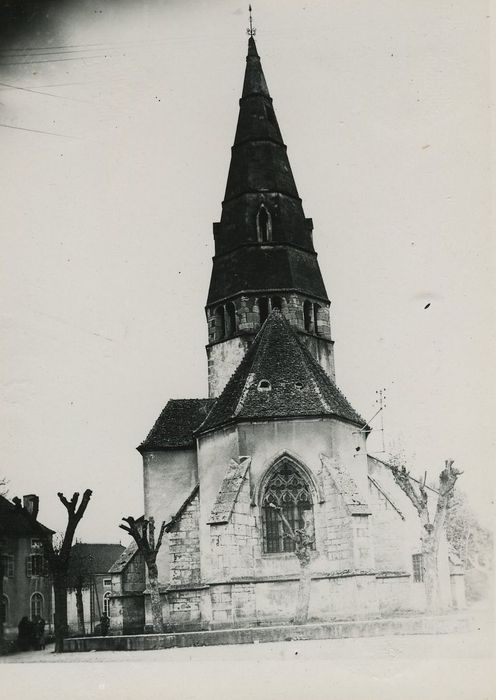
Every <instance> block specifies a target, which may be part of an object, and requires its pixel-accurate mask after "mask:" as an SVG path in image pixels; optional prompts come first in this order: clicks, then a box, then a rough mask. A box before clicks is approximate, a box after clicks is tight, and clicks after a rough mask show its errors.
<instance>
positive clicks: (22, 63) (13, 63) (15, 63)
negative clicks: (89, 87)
mask: <svg viewBox="0 0 496 700" xmlns="http://www.w3.org/2000/svg"><path fill="white" fill-rule="evenodd" d="M93 58H112V56H111V55H110V54H109V55H104V56H74V57H73V58H53V59H48V60H46V61H45V60H43V61H10V62H9V63H0V67H2V66H28V65H30V64H31V63H60V61H85V60H91V59H93Z"/></svg>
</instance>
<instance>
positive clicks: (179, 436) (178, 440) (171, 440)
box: [138, 399, 215, 452]
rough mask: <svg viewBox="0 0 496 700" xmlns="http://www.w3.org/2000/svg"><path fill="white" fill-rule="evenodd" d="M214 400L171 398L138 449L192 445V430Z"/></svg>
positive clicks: (193, 440) (202, 419)
mask: <svg viewBox="0 0 496 700" xmlns="http://www.w3.org/2000/svg"><path fill="white" fill-rule="evenodd" d="M214 401H215V399H171V400H170V401H168V402H167V404H166V406H165V408H164V409H163V411H162V413H161V414H160V416H159V417H158V418H157V420H156V422H155V425H154V426H153V428H152V429H151V430H150V432H149V433H148V435H147V437H146V439H145V440H144V441H143V442H142V443H141V445H140V446H139V447H138V450H139V451H140V452H142V451H146V450H160V449H166V448H169V447H171V448H178V447H183V448H187V447H194V445H195V439H194V437H193V432H194V430H195V429H196V428H198V426H199V425H200V424H201V423H202V422H203V421H204V420H205V417H206V415H207V413H208V411H209V410H210V408H211V407H212V405H213V403H214Z"/></svg>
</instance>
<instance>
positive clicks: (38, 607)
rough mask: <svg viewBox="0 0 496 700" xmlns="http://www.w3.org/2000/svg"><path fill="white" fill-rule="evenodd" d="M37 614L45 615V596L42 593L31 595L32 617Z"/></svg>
mask: <svg viewBox="0 0 496 700" xmlns="http://www.w3.org/2000/svg"><path fill="white" fill-rule="evenodd" d="M36 615H39V616H40V617H43V596H42V595H41V593H33V595H32V596H31V619H32V620H33V619H34V618H35V617H36Z"/></svg>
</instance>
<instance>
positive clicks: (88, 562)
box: [67, 542, 125, 634]
mask: <svg viewBox="0 0 496 700" xmlns="http://www.w3.org/2000/svg"><path fill="white" fill-rule="evenodd" d="M124 549H125V548H124V547H123V546H122V545H121V544H87V543H83V542H77V543H76V544H74V545H73V546H72V548H71V558H70V563H69V574H68V591H67V622H68V626H69V633H70V634H80V633H82V630H81V629H80V626H81V621H82V620H83V619H84V633H85V634H93V633H94V632H95V629H96V626H97V625H98V624H99V623H100V618H101V616H102V614H103V613H104V612H105V613H107V615H108V614H109V606H110V596H111V592H112V583H111V574H110V570H111V567H112V565H113V564H114V562H115V561H116V560H117V559H119V557H120V556H121V555H122V553H123V552H124ZM78 591H79V592H80V593H79V595H80V605H81V606H82V614H81V621H80V620H78V601H77V598H78Z"/></svg>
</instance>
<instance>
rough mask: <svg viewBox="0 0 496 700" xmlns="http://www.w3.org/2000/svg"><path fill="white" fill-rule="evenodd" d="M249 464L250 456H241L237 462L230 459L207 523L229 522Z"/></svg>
mask: <svg viewBox="0 0 496 700" xmlns="http://www.w3.org/2000/svg"><path fill="white" fill-rule="evenodd" d="M250 464H251V457H241V458H240V460H239V462H236V460H235V459H231V461H230V463H229V466H228V468H227V471H226V473H225V475H224V479H223V480H222V484H221V487H220V489H219V493H218V494H217V498H216V499H215V503H214V505H213V508H212V512H211V513H210V520H209V521H208V523H209V525H219V524H221V523H227V522H229V519H230V517H231V513H232V512H233V509H234V505H235V503H236V499H237V498H238V493H239V492H240V489H241V487H242V485H243V481H244V480H245V477H246V472H247V471H248V469H249V467H250Z"/></svg>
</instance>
